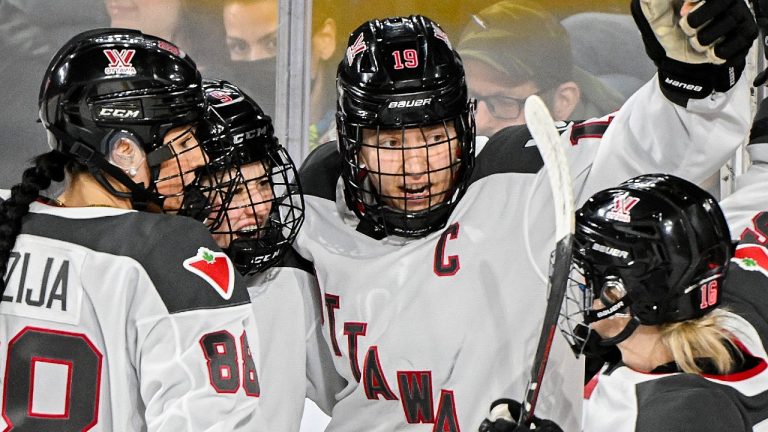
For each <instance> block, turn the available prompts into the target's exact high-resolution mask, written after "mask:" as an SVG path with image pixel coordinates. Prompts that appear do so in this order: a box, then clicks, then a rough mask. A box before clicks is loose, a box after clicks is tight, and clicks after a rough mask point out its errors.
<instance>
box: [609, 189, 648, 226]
mask: <svg viewBox="0 0 768 432" xmlns="http://www.w3.org/2000/svg"><path fill="white" fill-rule="evenodd" d="M639 202H640V198H635V197H631V196H629V193H625V194H623V195H619V196H617V197H615V198H614V199H613V208H612V209H611V211H609V212H607V213H606V214H605V218H606V219H612V220H617V221H619V222H625V223H628V222H630V221H632V216H630V214H629V212H630V210H632V207H634V206H635V205H636V204H637V203H639Z"/></svg>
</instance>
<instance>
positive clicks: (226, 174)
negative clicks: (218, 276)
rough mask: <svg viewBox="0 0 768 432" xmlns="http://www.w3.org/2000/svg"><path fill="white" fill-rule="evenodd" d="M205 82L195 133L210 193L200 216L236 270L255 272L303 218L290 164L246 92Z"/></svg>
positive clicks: (279, 252)
mask: <svg viewBox="0 0 768 432" xmlns="http://www.w3.org/2000/svg"><path fill="white" fill-rule="evenodd" d="M203 89H204V92H205V96H206V99H207V104H208V111H209V116H208V117H209V123H208V127H207V128H206V129H205V130H204V131H202V134H201V138H202V141H203V146H204V148H205V150H206V153H207V154H208V155H209V157H210V162H209V164H208V167H209V171H210V172H211V174H210V176H209V178H203V179H201V180H200V181H201V183H202V186H201V190H202V191H203V192H204V193H205V195H206V196H208V197H209V205H210V210H209V211H208V212H206V213H208V215H209V219H208V220H207V221H206V223H207V225H208V226H209V229H210V231H211V233H212V234H213V235H214V238H216V240H217V241H219V244H220V246H222V248H223V249H224V251H225V252H226V253H227V254H228V255H229V256H230V258H231V259H232V262H233V263H234V264H235V267H236V268H237V269H238V270H239V271H240V273H242V274H244V275H248V274H253V273H256V272H260V271H263V270H265V269H267V268H268V267H270V266H271V265H273V264H274V263H275V262H277V261H278V260H280V258H282V257H283V256H284V255H285V253H286V252H287V251H288V250H289V249H290V247H291V245H292V244H293V241H294V239H295V238H296V235H297V234H298V232H299V229H300V228H301V225H302V223H303V221H304V199H303V195H302V193H301V186H300V184H299V181H298V175H297V171H296V166H295V164H294V163H293V161H292V160H291V157H290V156H289V155H288V152H287V151H286V150H285V148H283V146H281V145H280V143H279V142H278V140H277V138H276V137H275V135H274V128H273V126H272V119H271V118H270V117H269V116H268V115H266V114H265V113H264V112H263V111H262V109H261V107H260V106H259V105H258V104H257V103H256V102H255V101H254V100H253V99H252V98H251V97H250V96H248V95H247V94H245V93H244V92H243V91H242V90H241V89H240V88H238V87H237V86H235V85H233V84H230V83H229V82H227V81H221V80H204V81H203ZM266 188H268V190H267V189H266Z"/></svg>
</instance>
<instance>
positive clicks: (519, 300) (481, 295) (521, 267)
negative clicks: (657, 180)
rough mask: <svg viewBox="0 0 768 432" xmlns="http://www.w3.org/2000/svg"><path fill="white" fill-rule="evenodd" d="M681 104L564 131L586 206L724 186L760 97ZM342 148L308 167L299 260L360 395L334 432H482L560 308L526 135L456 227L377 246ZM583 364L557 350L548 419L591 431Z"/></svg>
mask: <svg viewBox="0 0 768 432" xmlns="http://www.w3.org/2000/svg"><path fill="white" fill-rule="evenodd" d="M746 85H747V84H746V82H745V80H744V79H742V80H741V82H740V83H739V84H737V86H736V87H734V88H733V89H732V90H731V91H730V92H729V93H728V94H716V95H713V96H712V97H710V98H708V99H705V100H698V101H691V102H690V104H689V106H688V108H687V109H684V108H682V107H679V106H677V105H674V104H672V103H670V102H669V101H667V100H666V99H665V98H664V97H663V96H662V94H661V92H660V91H659V89H658V85H657V83H656V81H655V79H654V80H653V81H652V82H650V83H649V84H647V85H646V86H644V87H643V88H641V89H640V90H639V91H638V93H637V94H635V95H634V96H633V97H632V98H630V99H629V100H628V101H627V103H626V104H625V105H624V107H622V109H621V110H620V111H619V112H618V113H616V114H614V115H610V116H606V117H604V118H601V119H596V120H592V121H588V122H585V123H578V124H573V123H569V124H567V125H565V127H564V130H563V132H562V144H563V146H564V147H566V152H567V153H568V157H569V162H570V165H571V172H572V175H573V176H574V183H575V192H576V196H577V197H578V198H577V199H578V201H583V200H585V199H586V198H587V197H589V196H590V195H591V194H592V193H594V192H596V191H597V190H600V189H604V188H606V187H609V186H612V185H615V184H618V183H619V182H621V181H623V180H625V179H627V178H629V177H632V176H634V175H639V174H642V173H648V172H668V173H672V174H675V175H678V176H681V177H684V178H688V179H690V180H692V181H694V182H698V181H702V180H703V179H704V178H706V177H707V176H708V175H709V174H711V173H713V172H715V171H716V170H717V169H718V167H719V166H720V165H722V164H723V163H724V162H725V161H726V160H727V158H728V157H729V155H731V154H732V153H733V152H734V150H735V149H736V148H737V146H738V145H739V143H740V142H741V141H742V139H743V137H744V135H745V133H746V131H747V127H748V124H749V103H748V99H747V87H746ZM340 164H341V160H340V157H339V155H338V154H337V152H336V150H335V145H334V144H327V145H325V146H322V147H320V148H319V149H318V150H317V151H315V152H314V153H313V154H311V155H310V157H309V158H308V159H307V160H306V161H305V163H304V165H303V166H302V170H301V175H302V179H301V180H302V184H303V185H304V192H305V199H306V205H307V210H306V221H305V224H304V226H303V228H302V230H301V232H300V233H299V236H298V238H297V241H296V244H295V246H296V248H297V250H298V251H299V253H301V254H302V255H303V256H304V257H305V258H307V259H308V260H310V261H312V262H313V263H314V266H315V269H316V273H317V277H318V280H319V283H320V287H321V290H322V296H323V301H324V303H325V308H324V311H323V313H324V337H325V338H326V340H327V343H328V344H329V346H330V347H331V350H332V353H333V354H334V365H335V367H336V370H337V371H338V373H339V374H340V375H342V376H343V377H345V378H346V379H347V381H348V385H347V387H346V388H344V389H343V390H342V391H341V392H340V393H339V394H337V395H336V398H337V402H336V405H335V406H334V408H333V412H332V419H331V423H330V425H329V427H328V431H333V432H342V431H343V432H347V431H355V432H357V431H395V430H398V431H453V432H457V431H460V430H463V431H472V430H477V427H478V426H479V425H480V422H481V421H482V419H483V418H484V417H485V416H486V414H487V413H488V408H489V406H490V403H491V402H492V401H493V400H495V399H497V398H500V397H512V398H516V399H520V398H522V397H523V396H524V389H525V385H526V382H527V379H528V374H529V370H530V367H531V362H532V359H533V354H534V351H535V348H536V342H537V338H538V335H539V332H540V328H541V321H542V317H543V313H544V309H545V307H546V286H547V284H546V277H545V275H546V274H547V267H548V262H549V256H550V252H551V250H552V249H553V247H554V216H553V208H552V204H551V192H550V190H549V185H548V180H547V178H546V173H544V172H543V170H541V168H542V161H541V158H540V156H539V153H538V151H537V149H536V147H535V143H534V142H533V141H532V140H530V134H529V133H528V131H527V129H526V128H525V127H513V128H509V129H506V130H504V131H503V132H501V133H500V134H497V135H496V136H494V137H493V138H492V139H491V140H490V141H489V142H488V143H487V144H486V145H485V147H484V149H483V150H482V152H480V153H479V155H478V157H477V162H476V167H475V171H474V172H473V176H472V183H471V185H470V186H469V188H468V190H467V192H466V194H465V195H464V197H463V198H462V199H461V201H460V202H459V203H458V205H457V206H456V208H455V209H454V211H453V212H452V214H451V216H450V218H449V220H448V222H447V225H446V227H445V228H444V229H443V230H441V231H439V232H435V233H432V234H430V235H427V236H426V237H423V238H418V239H402V238H395V237H387V238H384V239H382V240H375V239H373V238H371V237H369V236H366V235H365V234H363V233H361V232H358V231H357V230H356V226H357V222H358V220H357V218H356V217H355V216H354V215H353V214H352V213H351V212H349V211H348V210H347V208H346V205H345V204H344V200H343V194H342V190H341V183H340V180H339V173H340ZM582 384H583V364H582V363H581V362H580V361H577V360H576V359H575V358H574V355H573V354H572V353H571V352H570V349H569V348H568V347H567V345H566V343H565V341H564V340H563V339H562V338H560V337H556V341H555V345H554V347H553V351H552V354H551V357H550V360H549V365H548V368H547V375H546V378H545V380H544V384H543V387H542V390H541V395H540V399H539V406H538V409H537V411H536V413H537V415H538V416H540V417H542V418H549V419H552V420H554V421H556V422H557V423H558V424H560V425H561V426H562V427H563V428H564V429H565V430H566V431H574V430H578V429H579V428H580V424H581V423H580V417H581V405H582V394H583V392H582V388H583V385H582Z"/></svg>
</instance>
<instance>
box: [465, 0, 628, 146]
mask: <svg viewBox="0 0 768 432" xmlns="http://www.w3.org/2000/svg"><path fill="white" fill-rule="evenodd" d="M457 50H458V52H459V55H461V58H462V59H463V61H464V68H465V70H466V72H467V86H468V88H469V95H470V97H472V98H474V99H475V100H476V101H477V113H476V116H475V118H476V121H477V133H478V135H485V136H491V135H493V134H494V133H496V132H498V131H499V130H501V129H503V128H505V127H507V126H511V125H518V124H523V123H525V115H524V114H523V109H522V107H523V103H524V101H525V98H527V97H528V96H531V95H534V94H535V95H539V96H540V97H541V98H542V99H544V101H545V102H546V103H547V105H548V106H549V109H550V111H551V112H552V116H553V117H554V119H555V120H567V119H588V118H592V117H599V116H602V115H604V114H607V113H609V112H612V111H615V110H616V109H618V108H619V107H620V106H621V105H622V104H623V102H624V98H623V96H621V94H619V93H618V92H617V91H616V90H614V89H612V88H610V87H608V86H607V85H605V84H603V83H602V82H601V81H600V80H598V79H597V78H596V77H594V76H592V75H590V74H588V73H587V72H585V71H584V70H582V69H580V68H578V67H576V66H574V65H573V59H572V55H571V44H570V40H569V38H568V33H567V32H566V30H565V28H563V26H562V25H561V24H560V23H559V22H558V20H557V19H556V18H555V17H554V16H552V15H551V14H550V13H549V12H547V11H546V10H544V9H543V8H542V7H541V6H539V5H538V4H537V3H535V2H531V1H528V0H504V1H501V2H498V3H495V4H493V5H491V6H489V7H487V8H485V9H483V10H482V11H480V12H479V13H477V14H474V15H472V17H471V18H470V20H469V22H468V23H467V24H466V26H465V27H464V31H463V33H462V35H461V38H460V40H459V43H458V47H457Z"/></svg>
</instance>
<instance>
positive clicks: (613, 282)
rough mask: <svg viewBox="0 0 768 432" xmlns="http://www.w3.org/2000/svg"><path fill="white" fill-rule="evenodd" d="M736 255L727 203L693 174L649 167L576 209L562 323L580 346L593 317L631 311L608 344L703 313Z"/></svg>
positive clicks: (716, 302) (585, 341) (578, 347)
mask: <svg viewBox="0 0 768 432" xmlns="http://www.w3.org/2000/svg"><path fill="white" fill-rule="evenodd" d="M732 256H733V245H732V243H731V239H730V232H729V230H728V224H727V222H726V219H725V216H724V215H723V212H722V210H721V209H720V206H719V205H718V204H717V201H716V200H715V198H713V197H712V196H711V195H710V194H709V193H707V192H706V191H704V190H702V189H701V188H699V187H698V186H696V185H695V184H693V183H690V182H688V181H687V180H683V179H681V178H678V177H675V176H672V175H667V174H647V175H642V176H639V177H635V178H633V179H630V180H627V181H626V182H624V183H622V184H621V185H619V186H618V187H615V188H611V189H606V190H604V191H601V192H598V193H596V194H595V195H593V196H592V197H591V198H590V199H589V200H588V201H587V202H586V203H585V204H584V205H583V206H582V207H581V209H579V210H578V211H577V212H576V232H575V235H574V250H573V257H574V258H573V267H572V273H571V276H572V281H571V283H570V285H569V289H568V292H567V294H566V300H565V301H564V303H563V311H562V312H563V313H562V314H561V323H560V329H561V331H562V332H563V334H564V335H565V337H566V338H567V339H568V341H569V343H570V344H571V346H572V348H573V349H574V351H576V352H577V353H580V352H583V351H584V349H585V346H588V345H589V344H590V342H589V339H590V336H591V333H592V330H591V329H589V328H588V326H589V324H590V323H593V322H596V321H599V320H602V319H606V318H609V317H611V316H613V315H616V314H618V313H624V314H626V313H627V311H628V312H629V315H630V316H631V320H630V321H629V323H628V325H627V326H626V327H625V329H624V330H623V331H622V332H621V333H619V334H618V335H616V336H615V337H612V338H610V339H605V340H601V341H600V344H601V345H603V346H606V345H615V344H617V343H619V342H621V341H623V340H625V339H626V338H627V337H629V336H630V335H631V334H632V332H633V331H634V330H635V329H636V328H637V326H638V325H639V324H643V325H659V324H665V323H673V322H680V321H685V320H689V319H695V318H698V317H701V316H703V315H705V314H706V313H708V312H709V311H711V310H712V309H714V308H715V307H717V306H718V305H719V303H720V297H721V295H720V290H721V289H722V287H723V282H724V279H725V274H726V270H727V268H728V262H729V261H730V259H731V257H732ZM596 299H599V300H600V301H601V303H602V305H601V307H599V308H597V307H595V305H594V304H593V300H596Z"/></svg>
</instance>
